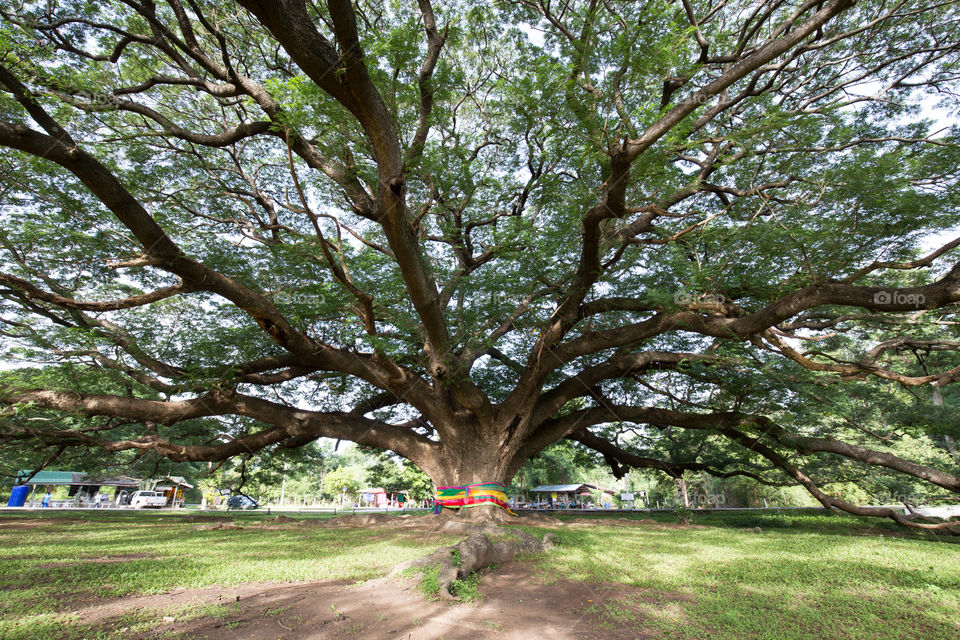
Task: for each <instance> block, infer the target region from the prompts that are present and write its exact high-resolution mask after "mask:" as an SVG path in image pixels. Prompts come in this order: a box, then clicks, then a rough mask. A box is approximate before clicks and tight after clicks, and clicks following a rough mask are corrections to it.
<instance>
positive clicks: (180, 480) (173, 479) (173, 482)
mask: <svg viewBox="0 0 960 640" xmlns="http://www.w3.org/2000/svg"><path fill="white" fill-rule="evenodd" d="M162 484H166V485H167V486H163V487H161V486H160V485H162ZM174 487H178V488H179V487H186V488H187V489H193V485H192V484H190V483H189V482H187V479H186V478H184V477H183V476H167V477H166V478H160V481H159V484H158V485H157V486H156V487H154V490H155V491H159V490H161V489H173V488H174Z"/></svg>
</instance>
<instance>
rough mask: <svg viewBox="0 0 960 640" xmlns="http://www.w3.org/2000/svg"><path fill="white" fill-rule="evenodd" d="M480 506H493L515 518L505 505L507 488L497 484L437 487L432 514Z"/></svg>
mask: <svg viewBox="0 0 960 640" xmlns="http://www.w3.org/2000/svg"><path fill="white" fill-rule="evenodd" d="M480 504H494V505H496V506H498V507H500V508H502V509H506V510H507V513H509V514H510V515H512V516H515V515H517V514H515V513H514V512H513V511H511V510H510V507H509V505H508V504H507V488H506V487H504V486H503V485H502V484H500V483H499V482H478V483H476V484H468V485H465V486H463V487H437V499H436V502H435V504H434V507H433V512H434V513H440V511H442V510H443V508H444V507H446V508H447V509H461V508H464V507H475V506H477V505H480Z"/></svg>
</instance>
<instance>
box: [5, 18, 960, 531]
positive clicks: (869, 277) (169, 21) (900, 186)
mask: <svg viewBox="0 0 960 640" xmlns="http://www.w3.org/2000/svg"><path fill="white" fill-rule="evenodd" d="M953 5H954V3H950V2H933V1H929V2H905V1H900V2H891V1H886V0H884V1H880V0H874V1H861V2H855V1H854V0H808V1H802V2H801V1H791V2H784V1H782V0H770V1H765V2H757V1H753V0H751V1H746V0H711V1H709V2H694V1H693V0H681V1H680V2H677V1H675V0H649V1H647V2H620V1H615V0H584V1H578V0H572V1H569V2H550V1H549V0H504V1H499V2H491V3H481V4H476V3H471V2H460V1H459V0H455V1H452V2H447V3H444V4H443V6H432V4H431V2H430V0H418V2H416V3H414V2H412V0H410V1H403V2H401V1H399V0H395V1H392V2H383V1H382V0H369V1H368V0H361V1H359V2H356V3H353V2H350V1H348V0H328V1H327V2H326V3H325V4H324V3H313V2H309V3H308V2H304V1H303V0H274V1H271V2H258V1H256V0H238V1H237V2H228V1H226V0H185V1H182V0H166V1H161V2H154V1H153V0H116V1H104V2H94V3H91V2H81V1H79V0H63V1H60V2H19V1H13V2H6V3H5V4H4V6H3V7H2V8H0V15H2V17H3V22H2V31H0V89H2V93H0V145H2V146H3V147H5V148H6V149H7V151H5V153H4V156H3V160H2V163H0V177H2V181H3V191H2V194H0V197H2V199H3V200H2V205H0V206H2V211H0V251H2V253H0V267H2V273H0V287H2V289H0V296H2V298H0V300H2V301H0V305H2V306H0V322H2V333H3V335H4V343H3V351H2V354H0V357H2V358H3V359H5V360H7V361H8V362H12V363H20V364H21V365H27V364H29V365H32V368H30V369H22V368H19V369H15V370H12V371H8V372H7V373H6V374H5V375H4V382H3V386H2V387H0V403H2V406H3V407H5V408H4V409H3V413H2V414H0V415H2V418H0V419H2V434H3V437H4V439H5V441H6V442H7V443H8V446H14V447H16V446H26V445H28V444H31V443H32V444H34V445H37V444H39V446H42V447H51V448H53V450H54V451H59V450H60V449H61V448H63V447H72V446H78V447H98V448H102V449H104V450H106V451H108V452H124V451H134V452H138V453H143V452H145V451H150V452H153V454H154V455H155V454H159V455H162V456H166V457H169V458H171V459H174V460H221V459H225V458H228V457H231V456H238V455H243V456H245V455H251V454H252V453H254V452H257V451H260V450H263V449H270V448H274V447H293V446H298V445H302V444H304V443H307V442H310V441H312V440H315V439H317V438H319V437H330V438H338V439H345V440H351V441H354V442H357V443H359V444H362V445H366V446H371V447H375V448H380V449H384V450H392V451H394V452H396V453H397V454H399V455H400V456H402V457H404V458H407V459H409V460H410V461H412V462H413V463H415V464H416V465H418V466H419V467H420V468H421V469H423V470H424V471H425V472H426V473H427V474H428V475H429V476H430V477H431V478H432V479H433V480H434V481H435V482H436V483H438V484H441V485H461V484H465V483H470V482H483V481H487V482H489V481H499V482H504V483H506V482H508V481H509V480H510V478H511V477H512V476H513V475H514V473H515V472H516V471H517V469H518V468H519V467H520V465H521V464H522V463H523V462H524V461H525V460H527V459H529V458H530V457H531V456H534V455H536V454H537V452H538V451H540V450H542V449H543V448H544V447H546V446H548V445H550V444H551V443H554V442H556V441H558V440H560V439H563V438H571V439H574V440H576V441H578V442H579V443H581V444H582V445H585V446H586V447H590V448H592V449H595V450H597V451H599V452H600V453H602V454H603V456H604V457H605V458H606V459H607V460H608V461H609V462H610V463H611V464H612V465H613V467H614V468H615V469H621V467H622V466H623V465H628V466H641V467H650V468H655V469H661V470H663V471H665V472H667V473H670V474H673V475H676V474H678V473H681V472H682V471H683V470H686V469H692V470H699V471H707V472H710V473H715V474H718V475H724V474H727V475H730V474H739V475H748V476H750V477H754V478H755V479H757V480H759V481H762V482H771V483H776V482H782V481H783V480H784V478H786V480H787V481H788V482H792V483H796V484H800V485H802V486H804V487H806V488H807V489H808V490H809V491H811V492H812V493H813V494H814V495H815V496H816V497H817V498H818V499H819V500H820V501H821V502H822V503H823V504H825V505H828V506H834V507H839V508H841V509H845V510H848V511H851V512H854V513H866V514H871V515H880V516H889V517H895V518H897V519H899V520H902V521H905V522H906V520H905V519H904V518H903V517H902V516H900V515H899V514H898V512H896V511H891V510H868V509H863V508H860V507H856V506H855V505H852V504H848V503H847V502H844V501H842V500H840V499H838V498H835V497H833V496H831V495H829V494H828V493H826V492H825V491H824V490H823V489H822V488H821V486H820V483H821V482H822V481H825V480H828V479H831V478H832V477H833V476H830V478H828V477H827V474H830V473H834V472H836V473H848V472H849V468H850V467H851V463H862V464H863V465H866V466H868V467H869V466H870V465H874V466H879V467H882V468H884V469H885V470H887V471H895V472H898V473H900V474H904V475H906V476H909V477H913V478H917V479H919V480H922V481H924V482H928V483H931V484H932V485H935V486H937V487H940V488H943V489H944V490H946V491H947V492H952V493H954V494H955V493H958V492H960V477H958V476H957V475H956V471H957V469H958V464H957V460H956V458H951V457H950V455H949V451H947V449H949V447H950V446H952V445H951V443H952V442H953V441H954V440H955V439H956V437H957V435H958V434H957V427H956V422H955V421H953V422H951V414H950V408H951V407H953V410H954V411H955V410H956V407H957V406H958V403H957V394H956V392H955V391H953V387H951V386H950V385H951V384H952V383H954V382H956V381H957V379H958V378H960V366H958V364H960V362H958V358H957V351H958V349H960V339H958V337H957V335H956V334H957V329H956V326H957V309H958V308H957V302H958V301H960V263H951V257H954V258H955V256H956V254H955V253H954V252H953V250H954V249H955V248H956V247H957V246H958V245H960V238H957V239H951V237H950V236H949V235H946V234H945V233H944V232H945V231H946V230H949V229H950V228H952V227H954V226H955V225H956V224H957V222H958V195H957V190H956V187H957V167H958V164H960V163H958V161H960V147H958V144H957V140H958V131H957V129H956V128H954V127H944V126H943V125H942V120H943V117H944V116H943V114H948V113H954V112H955V111H956V109H957V107H958V103H957V100H956V97H957V94H956V93H955V92H956V90H957V85H958V82H957V80H958V73H957V69H958V54H960V38H958V34H960V30H958V17H957V16H958V13H957V12H956V10H955V9H956V6H953ZM938 109H939V111H938ZM938 114H939V115H938ZM938 122H940V123H941V124H938ZM92 373H95V374H96V375H92ZM91 380H94V382H91ZM826 407H834V408H835V412H836V415H834V416H831V415H827V414H828V413H831V410H829V409H826ZM917 407H920V408H921V409H919V410H918V409H917ZM63 416H68V418H63V419H61V418H60V417H63ZM609 425H614V427H610V426H609ZM629 429H633V431H634V433H636V434H637V435H636V437H635V438H633V439H631V438H629V437H620V436H619V435H617V434H626V433H627V431H628V430H629ZM656 434H662V438H664V439H665V442H668V443H670V446H659V447H657V446H653V445H650V446H647V447H646V448H645V449H644V450H643V451H641V450H640V449H638V448H637V447H635V446H634V447H633V448H632V450H631V446H627V445H628V444H630V443H633V444H634V445H635V444H636V442H638V441H645V442H647V441H649V439H650V438H651V436H652V435H656ZM951 434H952V435H951ZM613 436H617V437H613ZM904 438H912V439H914V440H916V439H920V440H923V443H924V444H923V446H922V447H920V448H919V449H917V448H915V450H922V451H925V452H927V453H929V455H927V454H924V455H925V456H926V458H929V459H923V460H917V459H911V458H909V457H904V455H903V447H900V446H899V445H900V443H902V441H903V439H904ZM951 438H953V439H951ZM674 445H675V446H674ZM644 451H657V452H660V453H661V454H663V455H660V456H659V457H648V456H645V455H640V454H642V453H643V452H644ZM954 452H955V449H954ZM940 454H942V455H940ZM931 461H933V462H932V463H931ZM820 475H822V476H823V478H821V477H819V476H820ZM914 524H915V525H916V526H936V525H929V524H923V523H920V522H917V523H914Z"/></svg>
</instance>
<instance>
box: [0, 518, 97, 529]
mask: <svg viewBox="0 0 960 640" xmlns="http://www.w3.org/2000/svg"><path fill="white" fill-rule="evenodd" d="M78 522H84V519H83V518H77V517H57V518H56V520H54V519H52V518H49V519H48V518H11V519H3V520H0V529H6V530H14V531H16V530H18V529H35V528H37V527H57V526H60V525H62V524H76V523H78Z"/></svg>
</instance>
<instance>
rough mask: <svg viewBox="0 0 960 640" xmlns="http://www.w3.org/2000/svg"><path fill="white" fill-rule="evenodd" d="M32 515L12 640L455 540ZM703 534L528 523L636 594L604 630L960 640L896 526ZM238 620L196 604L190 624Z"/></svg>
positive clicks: (605, 604)
mask: <svg viewBox="0 0 960 640" xmlns="http://www.w3.org/2000/svg"><path fill="white" fill-rule="evenodd" d="M24 515H26V514H24ZM30 515H31V519H30V520H29V521H27V520H24V518H23V516H15V515H10V514H7V513H3V514H0V562H2V566H3V571H2V572H0V593H2V594H3V597H2V598H0V638H4V639H8V640H27V639H31V640H39V639H40V638H53V637H56V638H64V639H66V638H78V639H79V638H84V639H86V638H119V637H123V634H122V633H120V631H118V629H119V628H117V629H93V628H83V627H82V626H81V625H77V624H76V620H75V619H73V618H71V617H70V616H69V615H68V614H67V613H66V612H69V611H71V610H73V609H74V608H75V605H76V604H77V603H78V602H89V601H90V600H91V599H94V598H114V597H120V596H125V595H131V594H152V593H161V592H164V591H169V590H171V589H176V588H190V587H203V586H209V585H214V584H219V585H237V584H241V583H245V582H267V581H269V582H283V581H301V580H335V579H339V580H351V581H359V580H364V579H368V578H372V577H376V576H381V575H384V574H385V573H387V572H388V571H389V569H390V568H392V567H393V565H394V564H396V563H399V562H402V561H404V560H408V559H412V558H416V557H419V556H422V555H425V554H426V553H428V552H429V551H431V550H433V549H435V548H437V547H439V546H441V545H446V544H451V543H453V542H455V541H456V539H457V538H456V537H435V538H430V539H424V536H423V534H422V532H420V533H415V532H412V531H408V532H405V531H404V530H403V529H392V528H372V529H335V528H321V527H312V526H308V525H303V526H292V527H288V528H279V529H265V528H263V527H261V526H246V527H245V528H243V529H228V528H226V529H213V530H197V529H196V526H197V525H198V524H199V523H198V522H196V521H192V520H187V519H185V518H184V517H183V515H182V514H163V515H161V514H130V513H105V514H87V515H83V516H81V517H77V516H76V515H75V514H62V513H46V514H43V516H42V517H37V518H33V517H32V515H33V514H30ZM427 517H429V516H427ZM264 520H265V518H264V517H262V516H256V515H246V514H245V515H242V516H238V518H237V521H238V522H240V523H241V524H242V523H247V524H248V525H253V524H254V523H257V522H258V521H259V522H263V521H264ZM661 520H663V521H664V522H666V521H668V520H669V518H667V517H663V518H661ZM28 523H30V526H18V525H24V524H28ZM265 524H268V523H265ZM696 524H705V525H707V526H706V527H703V528H668V527H660V526H649V525H646V526H644V525H641V526H633V525H632V524H630V523H625V522H622V521H620V522H604V521H603V520H600V519H598V520H597V521H596V522H595V523H594V522H589V523H587V524H572V525H571V526H562V527H556V528H543V527H526V529H527V530H528V531H530V532H531V533H534V534H535V535H539V536H542V535H543V534H544V533H545V532H547V531H552V532H553V533H555V534H556V535H557V537H558V545H557V548H556V549H555V550H554V551H553V552H551V553H549V554H547V555H544V556H542V557H537V558H530V559H528V560H526V561H525V562H528V563H530V565H531V566H533V567H534V568H535V569H536V570H537V571H539V572H540V574H541V576H542V579H543V580H545V581H555V580H559V579H568V580H574V581H580V582H585V583H619V584H622V585H627V587H625V588H624V589H623V590H622V591H623V595H622V596H618V597H614V598H604V599H598V601H597V602H594V603H592V604H591V605H589V607H588V610H586V611H585V612H586V613H592V614H594V615H596V616H598V617H599V622H598V625H599V627H600V629H601V630H602V628H603V627H604V625H606V624H610V625H617V624H622V623H623V622H624V621H636V623H637V624H638V625H639V626H640V627H642V628H644V629H646V630H649V631H653V632H655V633H656V634H657V637H660V638H672V639H680V638H683V639H690V640H694V639H696V640H700V639H703V638H711V639H717V640H725V639H729V640H734V639H736V640H741V639H744V638H750V639H758V640H760V639H762V640H788V639H789V640H793V639H796V640H800V639H809V638H830V639H834V638H837V639H846V638H850V639H853V638H856V639H861V638H862V639H864V640H877V639H891V640H892V639H894V638H896V639H897V640H904V639H916V640H941V639H942V640H957V639H958V638H960V545H958V544H954V543H952V542H946V541H940V540H928V539H924V538H923V537H910V538H893V537H880V536H879V535H876V533H878V532H880V531H885V530H887V529H888V527H887V525H886V524H883V523H877V522H875V521H873V520H869V521H858V520H856V519H853V518H838V517H832V516H811V515H776V514H769V515H762V516H708V517H707V516H700V517H697V519H696ZM746 526H749V527H755V526H759V527H762V528H763V532H762V533H755V532H752V531H748V530H744V529H743V528H742V527H746ZM871 527H873V528H871ZM877 527H879V528H877ZM852 532H856V533H858V534H860V535H850V534H851V533H852ZM864 534H869V535H864ZM128 556H129V557H128ZM110 558H113V559H115V560H116V559H122V560H123V561H104V560H109V559H110ZM227 613H229V611H228V610H225V608H223V607H219V608H217V607H196V609H195V610H194V611H190V612H178V615H179V616H180V617H182V616H183V615H193V616H205V615H221V616H222V615H226V614H227ZM150 615H154V614H145V613H140V614H131V616H130V617H129V619H128V620H124V621H123V624H125V625H127V626H126V629H127V630H136V629H137V628H138V626H137V625H140V626H142V627H144V628H148V627H149V625H150V624H151V620H150ZM114 626H116V621H114Z"/></svg>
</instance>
